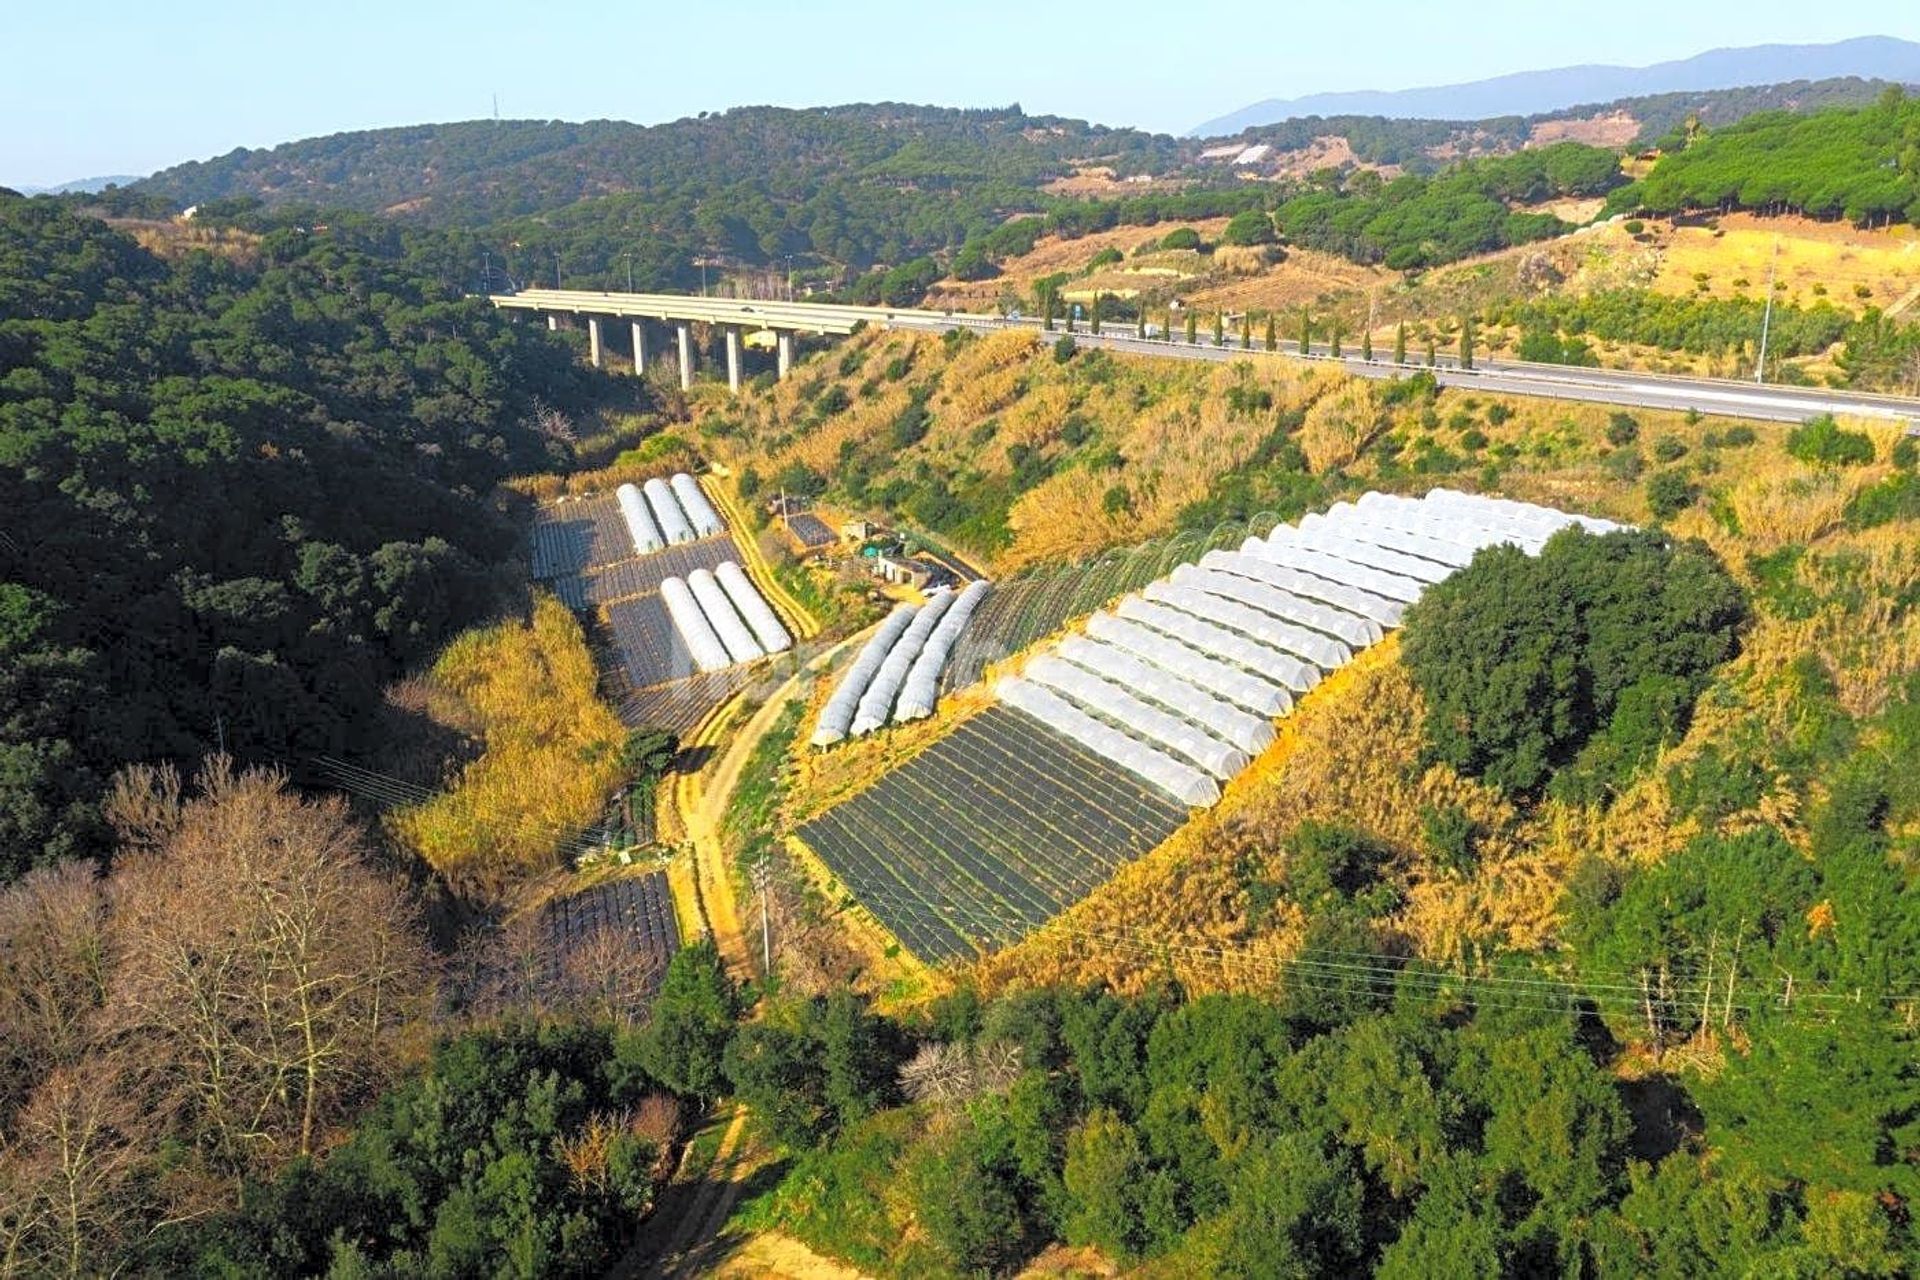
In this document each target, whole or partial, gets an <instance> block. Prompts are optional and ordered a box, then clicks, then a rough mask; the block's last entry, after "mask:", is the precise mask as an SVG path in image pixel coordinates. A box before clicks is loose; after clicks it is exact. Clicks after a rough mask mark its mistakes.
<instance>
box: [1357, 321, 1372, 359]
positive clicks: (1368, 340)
mask: <svg viewBox="0 0 1920 1280" xmlns="http://www.w3.org/2000/svg"><path fill="white" fill-rule="evenodd" d="M1360 358H1361V359H1362V360H1365V361H1366V362H1367V363H1368V364H1372V363H1373V328H1372V326H1368V327H1367V328H1365V329H1362V330H1361V331H1360Z"/></svg>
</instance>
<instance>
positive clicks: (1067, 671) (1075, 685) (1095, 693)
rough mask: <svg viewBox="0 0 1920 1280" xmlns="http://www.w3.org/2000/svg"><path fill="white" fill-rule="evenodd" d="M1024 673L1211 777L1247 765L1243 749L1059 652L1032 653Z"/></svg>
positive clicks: (1220, 775)
mask: <svg viewBox="0 0 1920 1280" xmlns="http://www.w3.org/2000/svg"><path fill="white" fill-rule="evenodd" d="M1026 677H1027V679H1029V680H1031V681H1033V682H1034V683H1035V684H1039V685H1044V686H1046V687H1047V688H1049V689H1051V690H1053V691H1054V692H1055V693H1058V694H1061V695H1063V696H1065V697H1066V698H1068V699H1069V700H1071V701H1072V702H1074V703H1076V704H1078V705H1079V707H1080V708H1081V709H1082V710H1083V711H1088V712H1091V713H1093V714H1094V715H1097V716H1099V717H1101V718H1102V719H1105V720H1110V721H1112V722H1113V723H1114V725H1115V726H1116V727H1118V728H1120V729H1124V730H1125V731H1126V732H1127V733H1129V734H1131V735H1132V736H1134V737H1136V738H1141V739H1144V740H1145V741H1146V742H1147V744H1148V745H1149V746H1153V747H1159V748H1161V749H1163V750H1166V751H1171V752H1172V753H1173V754H1175V755H1178V756H1184V757H1186V759H1188V760H1190V761H1192V762H1193V763H1194V764H1197V765H1199V766H1200V767H1201V768H1202V769H1205V770H1206V771H1207V772H1208V773H1210V774H1212V775H1213V776H1214V777H1216V778H1220V779H1223V780H1224V779H1227V778H1231V777H1232V776H1233V775H1234V774H1236V773H1239V772H1240V771H1241V770H1242V769H1244V768H1246V767H1247V754H1246V752H1244V751H1241V750H1240V749H1239V748H1237V747H1233V746H1229V745H1228V744H1226V743H1224V742H1222V741H1220V740H1219V739H1218V738H1215V737H1213V736H1212V735H1210V734H1208V733H1206V732H1205V731H1204V730H1202V729H1200V728H1199V727H1197V726H1195V725H1193V724H1190V723H1188V722H1187V721H1185V720H1182V719H1181V718H1180V717H1179V716H1177V715H1174V714H1173V713H1172V712H1169V711H1162V710H1160V709H1159V708H1157V707H1154V706H1150V705H1149V704H1147V703H1145V702H1142V701H1141V700H1140V699H1139V698H1136V697H1134V696H1133V695H1132V694H1131V693H1129V692H1127V691H1126V690H1125V689H1123V688H1121V687H1120V686H1119V685H1117V684H1114V683H1112V682H1110V681H1108V680H1104V679H1102V678H1101V677H1099V676H1097V675H1095V674H1093V672H1091V671H1088V670H1087V669H1086V668H1085V667H1079V666H1075V665H1074V664H1073V663H1071V662H1068V661H1067V660H1066V659H1065V658H1054V657H1043V658H1035V659H1034V660H1033V661H1032V662H1029V663H1028V664H1027V670H1026Z"/></svg>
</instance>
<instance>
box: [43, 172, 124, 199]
mask: <svg viewBox="0 0 1920 1280" xmlns="http://www.w3.org/2000/svg"><path fill="white" fill-rule="evenodd" d="M145 176H146V175H144V174H139V173H110V174H108V175H106V176H105V177H102V178H75V179H74V180H73V181H72V182H63V183H61V184H60V185H59V186H57V187H15V188H14V190H16V191H18V192H19V193H20V194H21V195H23V196H70V195H82V194H84V195H93V194H94V193H96V192H100V191H105V190H106V189H107V188H108V187H124V186H126V185H127V184H129V183H133V182H138V181H140V179H141V178H143V177H145Z"/></svg>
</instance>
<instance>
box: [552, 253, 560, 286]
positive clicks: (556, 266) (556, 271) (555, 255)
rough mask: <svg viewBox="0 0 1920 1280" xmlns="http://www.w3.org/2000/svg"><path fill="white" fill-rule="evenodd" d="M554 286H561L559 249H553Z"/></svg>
mask: <svg viewBox="0 0 1920 1280" xmlns="http://www.w3.org/2000/svg"><path fill="white" fill-rule="evenodd" d="M553 287H554V288H556V289H558V288H559V287H560V251H559V250H558V249H555V250H554V251H553Z"/></svg>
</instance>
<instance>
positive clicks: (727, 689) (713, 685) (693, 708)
mask: <svg viewBox="0 0 1920 1280" xmlns="http://www.w3.org/2000/svg"><path fill="white" fill-rule="evenodd" d="M753 677H754V673H753V671H752V670H751V669H749V668H746V667H730V668H728V669H727V670H725V671H715V672H712V673H710V674H705V675H695V676H688V677H687V678H686V679H684V680H674V681H670V682H669V683H667V684H657V685H654V686H653V687H652V688H649V689H637V690H635V691H633V692H632V693H629V694H627V695H626V696H625V697H624V698H622V699H620V700H619V703H618V705H616V706H615V708H614V711H615V713H616V714H617V715H618V716H619V717H620V722H621V723H622V724H624V725H626V726H627V727H628V728H630V729H667V730H670V731H672V732H674V733H677V734H679V735H680V736H682V737H685V736H686V734H687V731H688V730H690V729H692V728H693V727H694V726H695V725H697V724H699V723H700V721H701V719H702V718H704V717H705V716H706V714H707V712H709V711H711V710H713V709H714V708H715V707H717V706H719V705H720V704H721V703H722V702H724V701H725V700H726V699H727V697H728V695H729V694H731V693H733V691H734V690H736V689H739V688H742V687H743V686H745V685H746V683H747V682H748V681H749V680H751V679H753Z"/></svg>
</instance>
